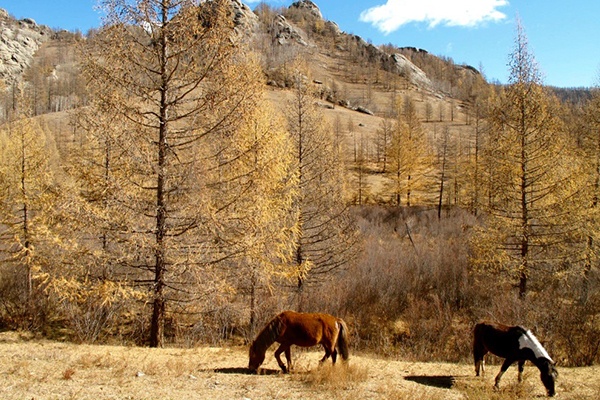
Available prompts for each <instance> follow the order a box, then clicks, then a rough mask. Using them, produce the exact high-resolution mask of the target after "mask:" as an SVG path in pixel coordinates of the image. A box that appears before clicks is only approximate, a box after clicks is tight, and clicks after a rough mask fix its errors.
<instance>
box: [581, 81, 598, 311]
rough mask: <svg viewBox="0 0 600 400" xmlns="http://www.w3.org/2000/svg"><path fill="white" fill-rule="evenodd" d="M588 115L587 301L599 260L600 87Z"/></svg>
mask: <svg viewBox="0 0 600 400" xmlns="http://www.w3.org/2000/svg"><path fill="white" fill-rule="evenodd" d="M584 111H585V114H584V121H583V126H584V129H583V130H582V131H583V133H582V134H581V137H580V138H579V145H580V148H581V153H582V160H583V171H582V174H581V176H582V177H585V179H586V182H585V183H586V184H585V185H583V188H585V190H583V191H582V192H583V199H582V201H581V202H582V204H584V205H585V206H584V209H583V210H582V211H583V212H582V215H583V216H584V230H583V231H584V232H585V233H584V236H585V237H584V239H583V240H584V241H585V243H586V245H585V252H584V271H583V283H582V294H581V300H582V301H584V302H585V301H587V299H588V296H589V290H590V288H591V281H592V279H593V276H594V275H595V274H594V272H595V273H596V274H597V271H598V262H599V261H600V245H599V244H600V237H599V235H600V88H598V87H595V88H593V89H592V97H591V99H590V100H589V102H588V103H587V104H586V106H585V109H584Z"/></svg>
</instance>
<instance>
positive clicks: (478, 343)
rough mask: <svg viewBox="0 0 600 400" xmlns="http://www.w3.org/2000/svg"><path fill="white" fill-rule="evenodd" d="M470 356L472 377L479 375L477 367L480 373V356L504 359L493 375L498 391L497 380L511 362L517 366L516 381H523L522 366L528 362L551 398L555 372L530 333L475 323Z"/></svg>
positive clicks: (503, 326)
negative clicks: (533, 366) (536, 371)
mask: <svg viewBox="0 0 600 400" xmlns="http://www.w3.org/2000/svg"><path fill="white" fill-rule="evenodd" d="M473 334H474V340H473V357H474V359H475V374H476V375H477V376H479V367H481V369H482V371H483V369H484V368H483V356H485V355H486V354H487V353H488V352H490V353H492V354H495V355H496V356H498V357H502V358H504V359H505V360H504V363H503V364H502V367H501V368H500V372H499V373H498V375H497V376H496V385H495V387H496V388H498V387H499V384H500V378H502V375H503V374H504V373H505V372H506V370H507V369H508V367H510V366H511V365H512V364H513V363H514V362H515V361H518V363H519V364H518V365H519V382H521V381H522V380H523V376H522V375H523V365H524V364H525V361H527V360H529V361H531V362H532V363H533V364H534V365H535V366H536V367H537V368H538V369H539V370H540V374H541V375H540V377H541V379H542V383H543V384H544V386H545V387H546V390H547V392H548V396H554V394H555V390H554V384H555V381H556V378H557V377H558V371H557V370H556V368H555V367H554V361H552V358H550V356H549V355H548V352H547V351H546V349H544V347H543V346H542V345H541V343H540V342H539V341H538V340H537V338H536V337H535V336H533V333H531V331H530V330H527V329H525V328H522V327H520V326H506V325H501V324H491V323H485V322H484V323H479V324H477V325H475V329H474V331H473Z"/></svg>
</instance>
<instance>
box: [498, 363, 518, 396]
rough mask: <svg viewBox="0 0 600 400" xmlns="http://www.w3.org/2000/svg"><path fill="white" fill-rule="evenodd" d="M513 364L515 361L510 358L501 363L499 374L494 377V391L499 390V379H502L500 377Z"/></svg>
mask: <svg viewBox="0 0 600 400" xmlns="http://www.w3.org/2000/svg"><path fill="white" fill-rule="evenodd" d="M513 362H515V361H514V360H512V359H510V358H507V359H506V360H504V362H503V363H502V367H500V372H498V375H496V384H495V385H494V386H495V387H496V389H498V388H500V379H502V375H504V373H505V372H506V370H507V369H508V367H510V366H511V365H512V363H513Z"/></svg>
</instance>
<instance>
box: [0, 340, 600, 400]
mask: <svg viewBox="0 0 600 400" xmlns="http://www.w3.org/2000/svg"><path fill="white" fill-rule="evenodd" d="M272 351H273V349H271V350H270V351H269V352H268V354H267V360H266V363H265V364H264V365H263V369H262V370H261V373H260V374H259V375H251V374H249V373H248V372H247V370H246V365H247V363H248V358H247V348H246V347H233V348H214V347H196V348H185V349H184V348H163V349H147V348H138V347H123V346H107V345H102V346H101V345H98V346H94V345H75V344H69V343H63V342H52V341H47V340H37V339H32V338H31V337H27V335H19V334H18V333H14V332H12V333H9V332H4V333H1V334H0V360H2V361H1V362H0V387H2V389H3V390H2V398H3V399H6V400H8V399H25V398H28V399H31V398H35V399H81V400H85V399H96V400H100V399H117V398H118V399H173V400H175V399H177V400H184V399H252V400H257V399H299V398H302V399H322V398H324V397H327V398H338V399H415V398H420V399H481V398H488V399H498V400H501V399H533V398H539V397H542V396H543V395H544V393H545V391H544V388H543V386H542V384H541V382H540V380H539V376H538V373H537V369H535V368H534V367H533V366H531V365H529V364H528V365H527V366H526V369H525V379H524V382H523V383H522V384H520V385H519V384H517V382H516V369H512V368H511V369H510V370H509V371H508V373H507V375H506V376H505V379H504V380H503V385H502V388H501V390H499V391H494V390H493V389H492V386H493V376H494V375H495V374H496V372H497V369H498V368H499V366H498V365H489V366H488V370H487V374H486V376H485V377H484V378H476V377H475V376H474V374H473V367H472V366H471V365H470V364H465V363H456V364H450V363H423V362H408V361H403V360H398V359H397V358H380V357H377V356H374V355H369V354H352V355H351V359H350V361H349V364H348V365H347V366H344V365H343V364H337V365H336V366H335V367H331V365H330V364H326V365H323V366H322V367H320V368H319V367H317V364H318V359H319V358H320V357H321V354H320V350H319V351H317V350H316V349H311V350H310V351H299V350H297V349H296V348H294V350H293V355H294V360H295V361H294V363H295V370H294V372H293V373H291V374H289V375H282V374H280V373H279V369H278V367H277V364H276V363H275V360H274V358H273V357H272ZM598 373H600V367H585V368H560V377H559V381H558V386H557V396H558V398H565V399H566V398H568V399H595V398H597V394H598V392H599V391H600V381H598V379H597V376H598Z"/></svg>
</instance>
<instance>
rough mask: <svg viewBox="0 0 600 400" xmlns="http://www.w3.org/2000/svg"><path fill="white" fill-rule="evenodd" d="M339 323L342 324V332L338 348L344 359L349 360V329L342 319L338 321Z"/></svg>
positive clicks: (337, 344) (338, 339)
mask: <svg viewBox="0 0 600 400" xmlns="http://www.w3.org/2000/svg"><path fill="white" fill-rule="evenodd" d="M337 322H338V324H340V331H339V333H338V337H337V343H336V348H337V351H338V353H339V354H340V356H341V357H342V359H343V360H347V359H348V358H349V357H350V353H349V351H348V327H347V326H346V323H345V322H344V320H342V319H338V320H337Z"/></svg>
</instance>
